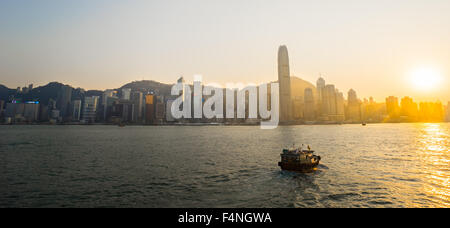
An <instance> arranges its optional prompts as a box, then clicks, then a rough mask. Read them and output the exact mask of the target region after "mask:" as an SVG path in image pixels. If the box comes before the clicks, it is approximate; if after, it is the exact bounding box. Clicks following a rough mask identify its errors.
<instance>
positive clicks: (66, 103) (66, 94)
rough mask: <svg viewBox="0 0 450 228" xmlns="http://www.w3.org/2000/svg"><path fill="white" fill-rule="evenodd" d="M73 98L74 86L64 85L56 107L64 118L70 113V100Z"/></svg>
mask: <svg viewBox="0 0 450 228" xmlns="http://www.w3.org/2000/svg"><path fill="white" fill-rule="evenodd" d="M71 100H72V87H70V86H66V85H63V86H61V89H60V90H59V93H58V98H57V100H56V107H57V108H58V109H59V110H60V115H61V117H62V118H63V119H64V118H66V117H68V116H69V115H68V114H69V107H70V102H71Z"/></svg>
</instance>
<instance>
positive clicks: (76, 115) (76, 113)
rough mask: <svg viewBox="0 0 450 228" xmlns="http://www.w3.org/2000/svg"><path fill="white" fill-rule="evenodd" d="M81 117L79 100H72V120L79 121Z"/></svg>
mask: <svg viewBox="0 0 450 228" xmlns="http://www.w3.org/2000/svg"><path fill="white" fill-rule="evenodd" d="M80 118H81V100H74V101H73V102H72V120H73V121H80Z"/></svg>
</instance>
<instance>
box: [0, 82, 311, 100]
mask: <svg viewBox="0 0 450 228" xmlns="http://www.w3.org/2000/svg"><path fill="white" fill-rule="evenodd" d="M63 86H65V85H64V84H62V83H59V82H50V83H49V84H47V85H44V86H40V87H36V88H34V89H33V90H31V91H30V92H28V93H25V94H23V93H19V94H16V90H15V89H9V88H7V87H6V86H4V85H0V100H5V101H9V99H10V97H11V96H15V98H16V99H22V100H24V101H28V100H38V101H40V102H41V103H42V104H44V105H47V104H48V101H49V99H53V100H56V99H57V98H58V93H59V92H60V91H61V87H63ZM124 88H130V89H131V90H133V91H140V92H142V93H144V94H146V93H148V92H154V93H156V94H159V95H166V96H168V95H170V91H171V88H172V85H170V84H164V83H160V82H156V81H152V80H143V81H134V82H130V83H128V84H125V85H123V86H122V87H120V88H118V89H117V90H118V91H119V92H121V91H122V89H124ZM306 88H312V89H313V92H314V95H315V97H316V98H317V92H316V87H315V86H314V85H313V84H311V83H310V82H308V81H305V80H303V79H301V78H298V77H291V95H292V99H300V100H301V101H303V100H304V91H305V89H306ZM72 89H73V92H72V99H73V100H74V99H83V97H85V96H101V95H102V94H103V91H100V90H89V91H84V90H83V89H81V88H77V89H75V88H73V87H72Z"/></svg>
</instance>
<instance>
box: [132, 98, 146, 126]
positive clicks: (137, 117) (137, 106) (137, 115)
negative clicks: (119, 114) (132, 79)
mask: <svg viewBox="0 0 450 228" xmlns="http://www.w3.org/2000/svg"><path fill="white" fill-rule="evenodd" d="M131 102H133V105H134V106H133V107H134V110H133V115H134V116H133V121H135V122H140V121H141V120H142V113H143V110H144V95H143V94H142V93H141V92H138V91H136V92H133V93H131Z"/></svg>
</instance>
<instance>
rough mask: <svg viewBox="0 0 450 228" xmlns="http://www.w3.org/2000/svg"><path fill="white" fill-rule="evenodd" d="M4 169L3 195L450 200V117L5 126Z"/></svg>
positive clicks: (260, 202) (43, 203)
mask: <svg viewBox="0 0 450 228" xmlns="http://www.w3.org/2000/svg"><path fill="white" fill-rule="evenodd" d="M293 143H297V144H301V143H305V144H310V145H311V146H312V147H313V149H315V150H316V153H317V154H318V155H320V156H321V157H322V161H321V165H320V166H319V168H318V170H317V171H316V172H314V173H309V174H297V173H290V172H283V171H281V170H280V169H279V167H278V166H277V162H278V161H279V159H280V152H281V149H282V148H283V147H286V146H289V145H292V144H293ZM0 172H1V175H0V207H450V182H449V181H450V124H448V123H442V124H374V125H368V126H366V127H363V126H361V125H323V126H319V125H318V126H286V127H279V128H277V129H275V130H261V129H260V128H259V127H256V126H202V127H199V126H197V127H196V126H160V127H159V126H127V127H125V128H119V127H117V126H0Z"/></svg>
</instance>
